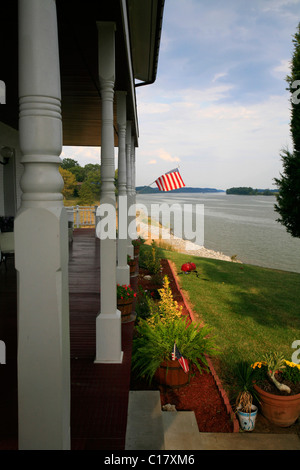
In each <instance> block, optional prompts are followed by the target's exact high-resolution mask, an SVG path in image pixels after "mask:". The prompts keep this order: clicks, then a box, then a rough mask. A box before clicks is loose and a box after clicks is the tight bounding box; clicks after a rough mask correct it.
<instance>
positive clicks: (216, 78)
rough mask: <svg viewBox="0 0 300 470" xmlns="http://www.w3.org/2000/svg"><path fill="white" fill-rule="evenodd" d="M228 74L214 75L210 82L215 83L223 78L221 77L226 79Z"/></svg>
mask: <svg viewBox="0 0 300 470" xmlns="http://www.w3.org/2000/svg"><path fill="white" fill-rule="evenodd" d="M227 75H228V74H227V72H220V73H216V74H215V75H214V77H213V79H212V82H213V83H214V82H216V81H217V80H219V79H220V78H223V77H226V76H227Z"/></svg>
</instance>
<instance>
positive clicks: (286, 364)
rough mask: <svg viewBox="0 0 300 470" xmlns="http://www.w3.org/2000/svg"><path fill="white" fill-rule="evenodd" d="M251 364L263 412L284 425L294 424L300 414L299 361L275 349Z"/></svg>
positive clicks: (278, 423)
mask: <svg viewBox="0 0 300 470" xmlns="http://www.w3.org/2000/svg"><path fill="white" fill-rule="evenodd" d="M252 368H253V371H254V380H255V384H254V389H255V391H256V393H257V395H258V397H259V402H260V407H261V412H262V414H263V415H264V416H265V417H266V418H267V419H268V420H269V421H271V422H272V423H273V424H276V425H278V426H281V427H288V426H291V425H292V424H294V423H295V422H296V421H297V419H298V418H299V416H300V364H295V363H294V362H290V361H288V360H286V359H284V356H283V355H282V354H280V353H277V352H272V353H269V354H266V355H265V356H264V357H263V360H262V361H259V362H255V363H254V364H253V365H252Z"/></svg>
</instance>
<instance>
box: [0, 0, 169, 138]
mask: <svg viewBox="0 0 300 470" xmlns="http://www.w3.org/2000/svg"><path fill="white" fill-rule="evenodd" d="M56 3H57V15H58V31H59V52H60V67H61V92H62V120H63V145H72V146H87V145H89V146H101V97H100V85H99V79H98V31H97V26H96V21H113V22H115V23H116V83H115V90H116V91H117V90H122V91H127V110H128V114H127V118H128V119H129V120H131V121H132V123H133V133H134V134H135V136H136V145H137V142H138V141H137V139H138V121H137V112H136V101H135V87H134V80H135V79H138V80H141V81H142V82H145V83H152V82H153V81H155V78H156V71H157V60H158V51H159V43H160V29H161V20H162V14H163V7H164V0H107V1H105V0H101V1H100V0H85V1H84V2H82V0H59V1H57V2H56ZM3 9H4V13H2V19H3V21H2V24H3V27H2V28H1V32H0V35H1V36H0V38H1V44H2V50H3V45H4V44H5V45H6V47H5V48H4V49H5V51H4V61H2V64H3V68H2V67H1V69H2V70H3V71H4V73H3V74H2V70H1V77H0V78H1V79H2V80H4V82H5V83H6V87H7V94H6V102H7V104H6V105H5V106H3V105H1V106H0V121H2V122H5V123H6V124H8V125H10V126H12V127H14V128H16V129H17V128H18V85H17V82H18V78H17V77H18V64H17V62H18V61H17V57H18V45H17V32H18V26H17V0H10V1H9V2H5V6H3ZM115 116H116V109H115ZM116 130H117V125H116V118H115V145H116V146H117V145H118V137H117V132H116Z"/></svg>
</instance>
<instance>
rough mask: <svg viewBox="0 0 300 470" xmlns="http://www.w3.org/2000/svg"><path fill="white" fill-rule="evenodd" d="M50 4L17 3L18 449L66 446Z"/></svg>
mask: <svg viewBox="0 0 300 470" xmlns="http://www.w3.org/2000/svg"><path fill="white" fill-rule="evenodd" d="M60 98H61V96H60V72H59V56H58V36H57V19H56V5H55V2H54V1H53V0H43V1H40V0H19V107H20V108H19V111H20V119H19V133H20V148H21V151H22V153H23V158H22V163H23V165H24V173H23V176H22V179H21V188H22V191H23V196H22V203H21V208H20V210H19V212H18V214H17V217H16V220H15V264H16V269H17V271H18V414H19V449H24V450H63V449H66V450H67V449H70V347H69V286H68V221H67V213H66V211H65V209H64V206H63V197H62V194H61V191H62V189H63V180H62V178H61V176H60V173H59V164H60V163H61V160H60V158H59V155H60V153H61V149H62V122H61V102H60Z"/></svg>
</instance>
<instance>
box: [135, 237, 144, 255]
mask: <svg viewBox="0 0 300 470" xmlns="http://www.w3.org/2000/svg"><path fill="white" fill-rule="evenodd" d="M144 243H145V239H144V238H142V237H141V236H140V235H139V236H138V237H137V238H135V239H134V240H132V245H133V248H134V256H135V257H136V256H138V255H139V252H140V246H141V245H143V244H144Z"/></svg>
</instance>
